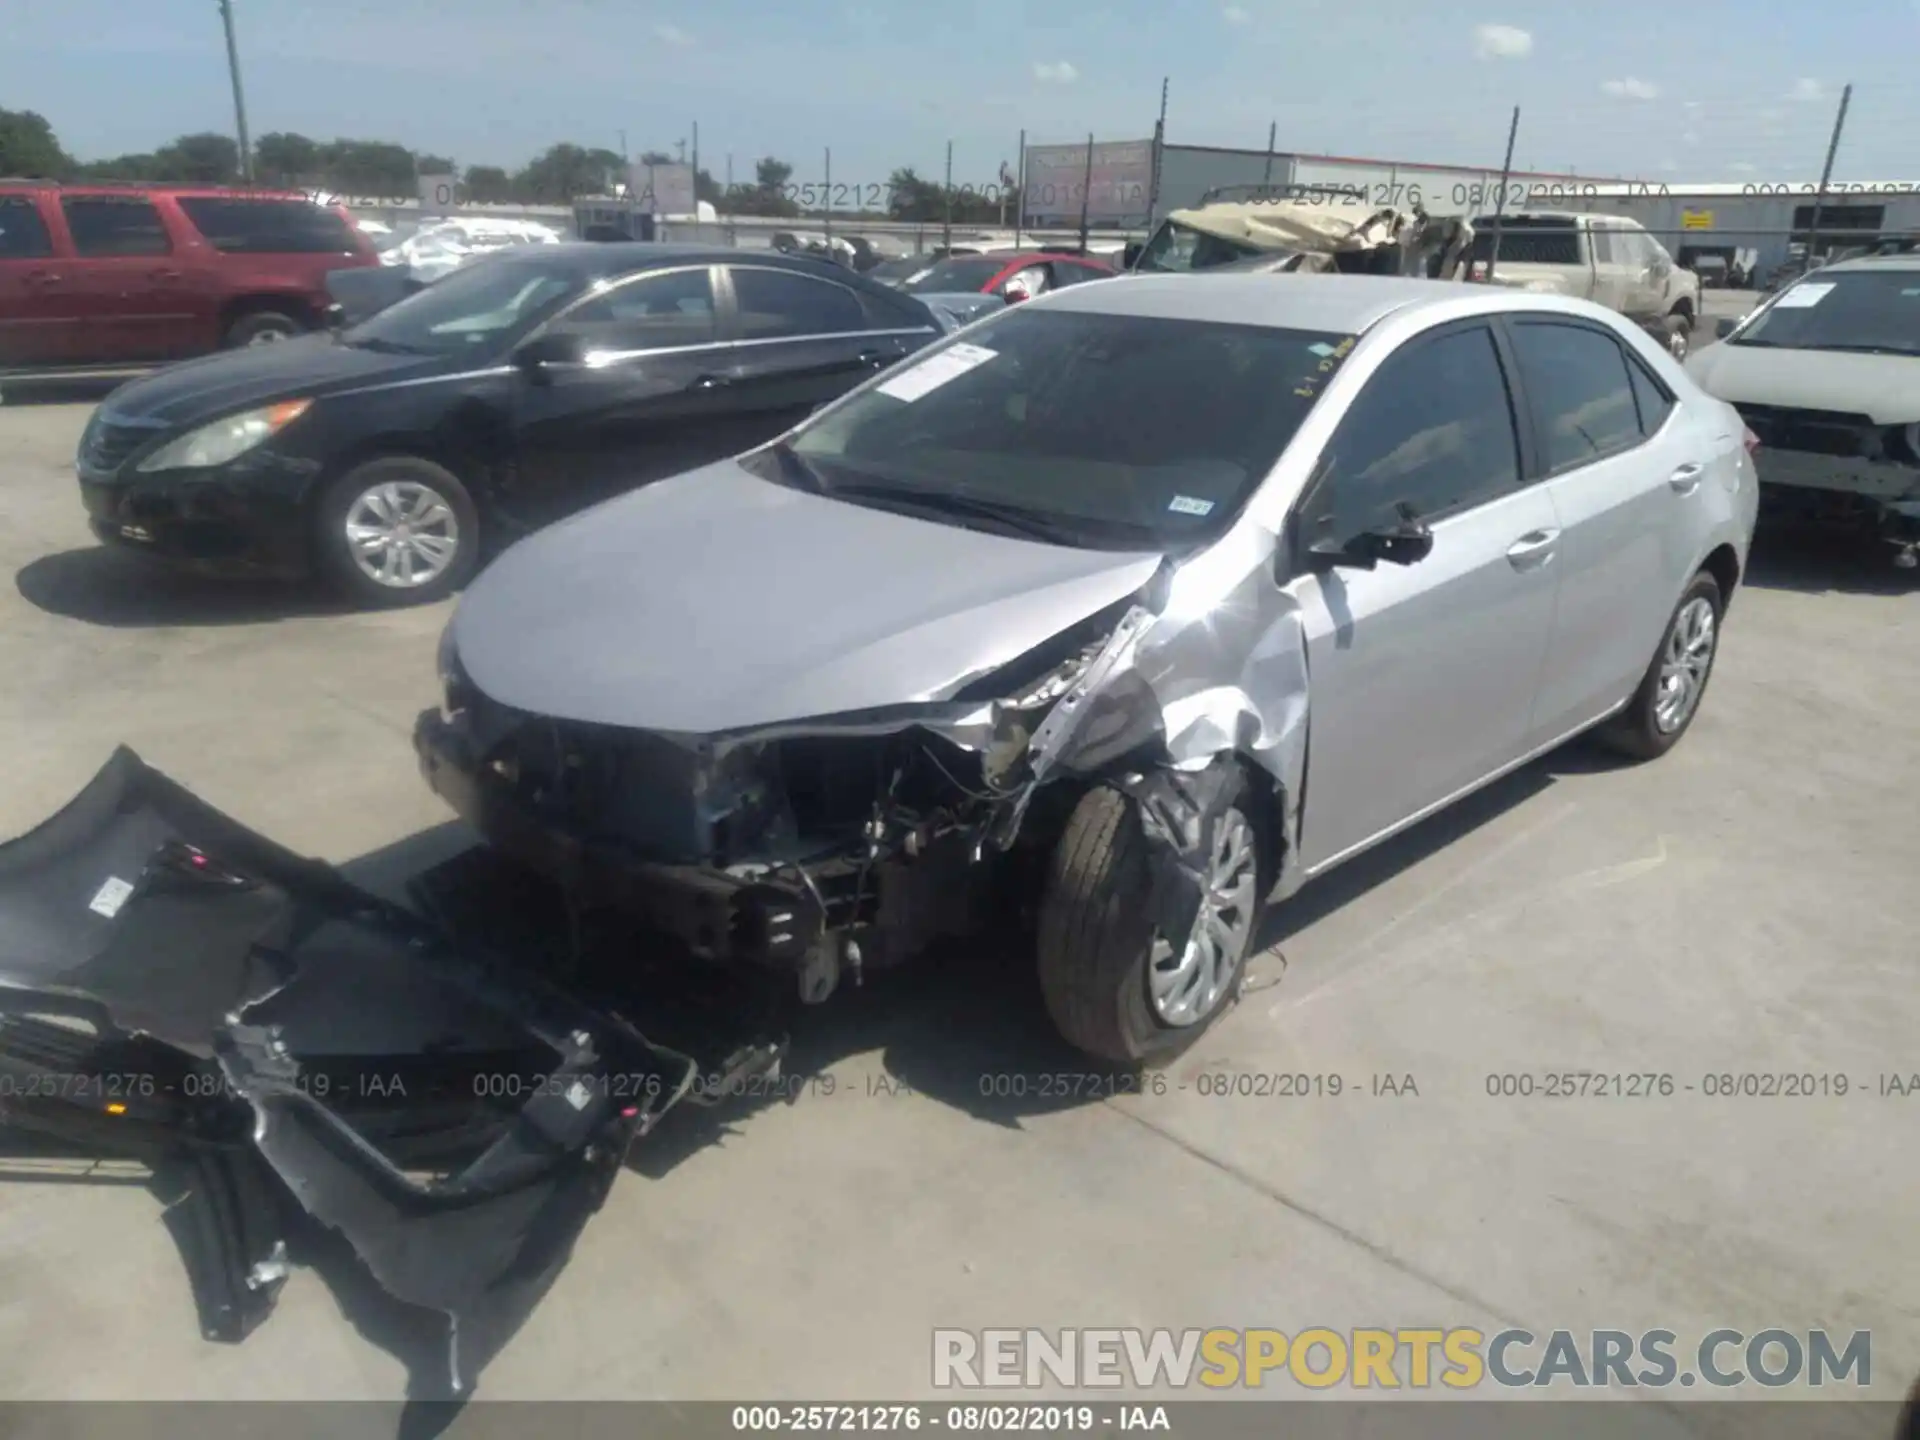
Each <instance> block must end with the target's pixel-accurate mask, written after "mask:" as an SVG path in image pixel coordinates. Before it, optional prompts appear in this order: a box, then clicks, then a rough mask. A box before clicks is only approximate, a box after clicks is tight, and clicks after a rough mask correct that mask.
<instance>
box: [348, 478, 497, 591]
mask: <svg viewBox="0 0 1920 1440" xmlns="http://www.w3.org/2000/svg"><path fill="white" fill-rule="evenodd" d="M320 527H321V528H320V535H319V543H320V560H321V563H322V565H323V566H324V567H325V568H326V570H327V571H328V573H329V575H330V576H331V578H332V579H333V580H334V582H335V584H336V585H338V586H339V587H340V588H342V589H344V590H346V591H347V592H348V593H349V594H350V595H352V596H353V597H354V598H356V599H357V600H359V601H360V602H361V603H362V604H368V605H377V606H383V607H384V606H394V605H416V604H424V603H426V602H428V601H432V600H438V599H440V598H441V597H442V596H444V595H446V594H449V593H450V592H451V591H453V590H454V589H456V588H457V587H458V586H460V585H462V584H464V583H465V582H466V580H467V578H468V577H469V576H470V575H472V573H473V571H474V569H475V567H476V565H477V564H478V560H479V553H480V546H479V541H480V522H479V516H478V514H477V512H476V511H475V509H474V504H473V499H472V497H471V496H469V495H468V494H467V490H466V487H465V486H464V485H462V484H461V483H460V481H459V479H458V477H456V476H455V475H454V474H453V473H452V472H451V471H449V470H445V469H442V468H441V467H440V466H438V465H435V464H434V463H433V462H432V461H429V460H421V459H416V458H414V457H411V456H394V457H389V458H386V459H381V460H371V461H368V462H367V463H366V464H364V465H360V466H357V467H356V468H355V469H353V470H352V471H350V472H348V473H347V474H345V475H343V476H341V477H340V479H339V480H337V481H335V482H334V484H333V485H332V486H331V487H330V488H329V489H328V491H327V494H326V497H325V499H324V500H323V502H322V503H321V506H320Z"/></svg>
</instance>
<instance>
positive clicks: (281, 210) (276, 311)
mask: <svg viewBox="0 0 1920 1440" xmlns="http://www.w3.org/2000/svg"><path fill="white" fill-rule="evenodd" d="M378 263H379V257H378V255H377V254H376V253H375V252H374V249H373V246H372V245H371V244H370V243H369V242H368V240H367V238H366V237H365V236H364V235H363V234H362V233H361V232H360V230H359V228H358V227H357V226H356V225H355V224H354V223H353V221H352V219H351V218H350V217H349V216H348V214H347V212H346V211H345V210H344V209H342V208H340V207H339V206H327V205H321V204H317V203H315V202H314V201H312V200H310V199H308V198H307V197H306V196H304V195H300V194H288V193H283V192H273V191H260V190H223V189H217V188H199V189H195V188H188V187H168V188H160V187H143V186H130V185H54V184H46V183H40V182H34V181H26V182H5V183H0V373H4V372H6V371H8V370H16V371H18V370H25V371H30V372H40V373H44V372H46V371H49V370H52V371H85V370H88V369H108V368H113V367H119V368H129V367H136V366H147V365H154V364H160V363H164V362H166V361H169V360H179V359H184V358H186V357H188V356H192V355H204V354H207V353H208V352H210V351H213V350H218V349H221V348H223V347H225V346H231V345H255V344H260V343H262V342H264V341H268V340H282V339H285V338H286V337H287V336H290V335H297V334H299V333H300V332H301V331H303V330H311V329H314V328H316V327H317V326H319V325H320V324H321V323H322V317H323V316H324V315H325V313H326V309H327V305H328V303H329V297H328V295H327V282H326V277H327V272H328V271H330V270H338V269H341V268H343V267H346V266H356V265H377V264H378Z"/></svg>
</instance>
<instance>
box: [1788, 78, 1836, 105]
mask: <svg viewBox="0 0 1920 1440" xmlns="http://www.w3.org/2000/svg"><path fill="white" fill-rule="evenodd" d="M1826 98H1827V92H1826V87H1824V86H1823V85H1821V83H1820V82H1819V81H1818V80H1808V79H1801V80H1796V81H1794V82H1793V89H1791V90H1789V91H1788V92H1787V99H1789V100H1800V101H1812V100H1824V99H1826Z"/></svg>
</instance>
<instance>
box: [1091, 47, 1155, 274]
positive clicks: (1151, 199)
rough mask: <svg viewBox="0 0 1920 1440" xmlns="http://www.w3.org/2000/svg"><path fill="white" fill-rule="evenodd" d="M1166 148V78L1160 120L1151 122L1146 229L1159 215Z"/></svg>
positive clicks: (1150, 226) (1149, 227) (1150, 227)
mask: <svg viewBox="0 0 1920 1440" xmlns="http://www.w3.org/2000/svg"><path fill="white" fill-rule="evenodd" d="M1166 146H1167V77H1166V76H1164V75H1163V76H1161V77H1160V118H1159V119H1158V120H1155V121H1154V122H1153V169H1152V171H1151V172H1150V174H1149V178H1148V181H1147V228H1148V229H1149V230H1151V229H1152V228H1153V222H1154V217H1155V216H1157V215H1158V214H1159V213H1160V156H1161V154H1162V153H1163V152H1164V151H1165V150H1166ZM1086 243H1087V241H1086V237H1085V236H1084V235H1083V236H1081V237H1080V244H1081V247H1082V248H1085V246H1086Z"/></svg>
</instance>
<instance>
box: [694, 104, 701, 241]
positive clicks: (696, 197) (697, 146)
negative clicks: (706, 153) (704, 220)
mask: <svg viewBox="0 0 1920 1440" xmlns="http://www.w3.org/2000/svg"><path fill="white" fill-rule="evenodd" d="M693 218H694V219H696V220H698V219H699V218H700V122H699V121H698V120H696V121H694V122H693Z"/></svg>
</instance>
